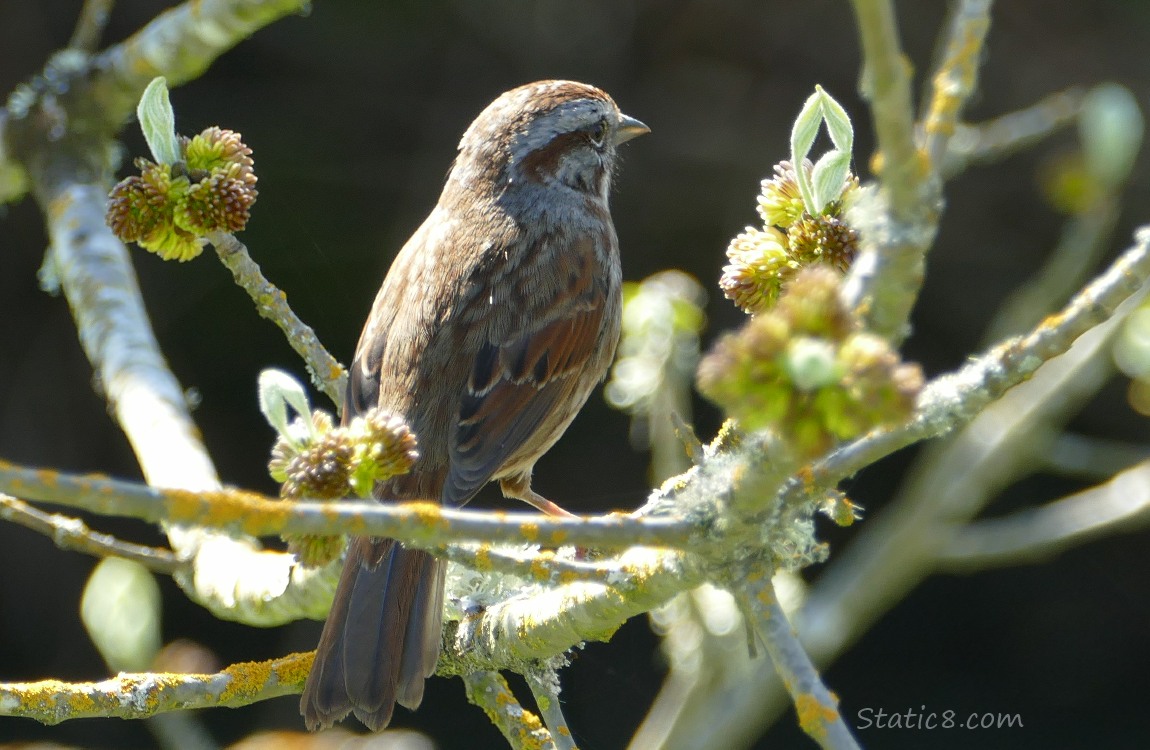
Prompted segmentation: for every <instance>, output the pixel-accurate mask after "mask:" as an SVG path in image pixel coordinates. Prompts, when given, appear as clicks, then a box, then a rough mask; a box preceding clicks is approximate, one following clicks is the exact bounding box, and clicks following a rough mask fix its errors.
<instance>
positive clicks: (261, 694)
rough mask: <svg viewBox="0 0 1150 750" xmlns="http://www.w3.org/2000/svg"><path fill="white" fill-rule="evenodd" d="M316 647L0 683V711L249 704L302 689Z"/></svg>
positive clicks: (47, 717)
mask: <svg viewBox="0 0 1150 750" xmlns="http://www.w3.org/2000/svg"><path fill="white" fill-rule="evenodd" d="M314 656H315V654H314V653H306V654H291V655H289V656H285V657H283V658H282V659H274V660H272V661H265V662H247V663H242V664H233V665H232V666H230V667H228V668H226V669H224V670H223V671H221V672H217V673H215V674H163V673H156V674H152V673H142V674H132V673H127V672H121V673H120V674H118V675H116V676H115V677H112V678H111V679H107V680H104V681H102V682H61V681H59V680H44V681H42V682H23V683H21V682H15V683H7V684H3V683H0V716H21V717H24V718H28V719H34V720H36V721H38V722H40V723H42V724H59V723H60V722H62V721H69V720H71V719H89V718H106V717H118V718H121V719H142V718H145V717H147V716H154V715H155V714H159V713H163V712H166V711H182V710H186V709H189V708H215V707H230V708H236V707H239V706H247V705H250V704H252V703H256V702H259V701H263V700H267V699H268V698H275V697H277V696H281V695H290V694H292V693H298V692H300V691H301V690H302V689H303V682H304V680H305V679H306V678H307V673H308V671H309V670H310V669H311V663H312V659H313V658H314Z"/></svg>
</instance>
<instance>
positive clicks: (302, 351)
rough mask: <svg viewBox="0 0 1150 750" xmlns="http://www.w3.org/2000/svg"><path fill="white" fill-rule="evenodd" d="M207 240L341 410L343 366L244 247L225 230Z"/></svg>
mask: <svg viewBox="0 0 1150 750" xmlns="http://www.w3.org/2000/svg"><path fill="white" fill-rule="evenodd" d="M208 241H209V242H211V243H212V246H213V247H215V248H216V254H217V255H219V256H220V261H221V262H222V263H223V264H224V265H225V266H227V268H228V270H229V271H231V272H232V277H233V278H234V279H235V280H236V284H238V285H239V286H241V287H243V289H244V291H246V292H247V293H248V296H249V297H251V298H252V301H253V302H255V303H256V310H257V311H258V312H259V314H260V317H262V318H267V319H268V320H270V321H272V322H273V323H275V324H276V325H277V326H278V327H279V329H280V330H281V331H283V333H284V336H286V337H287V340H288V343H289V344H291V348H292V349H294V350H295V352H296V354H298V355H300V357H302V358H303V361H304V363H305V364H306V365H307V370H308V373H309V374H310V375H311V379H312V382H313V383H314V384H315V385H316V386H317V387H318V388H320V390H322V391H323V392H324V393H325V394H327V397H328V398H329V399H331V402H332V403H333V404H335V407H336V410H337V411H338V412H342V411H343V394H344V390H345V389H346V388H347V370H345V369H344V367H343V365H341V364H340V363H339V362H338V361H337V360H336V359H335V357H333V356H331V354H329V353H328V351H327V349H325V348H324V347H323V344H321V343H320V341H319V339H318V338H316V335H315V331H313V330H312V329H311V327H310V326H308V325H307V324H306V323H304V322H303V321H302V320H300V319H299V317H298V316H296V314H295V312H293V311H292V309H291V308H290V307H289V306H288V303H287V295H286V294H284V293H283V291H281V290H280V289H279V287H277V286H276V285H275V284H273V283H271V282H270V281H268V280H267V278H265V277H264V275H263V272H261V271H260V267H259V264H258V263H256V262H255V261H254V260H252V257H251V256H250V255H249V254H248V249H247V247H245V246H244V244H243V243H242V242H240V241H239V240H237V239H236V238H235V235H232V234H227V233H225V232H213V233H212V234H211V235H209V236H208Z"/></svg>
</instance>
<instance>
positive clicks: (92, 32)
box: [68, 0, 115, 52]
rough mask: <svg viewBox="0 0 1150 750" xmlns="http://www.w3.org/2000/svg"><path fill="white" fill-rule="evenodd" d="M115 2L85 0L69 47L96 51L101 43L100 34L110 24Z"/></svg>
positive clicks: (113, 0) (109, 0) (111, 0)
mask: <svg viewBox="0 0 1150 750" xmlns="http://www.w3.org/2000/svg"><path fill="white" fill-rule="evenodd" d="M114 4H115V0H84V6H83V7H82V8H80V17H79V18H78V19H77V20H76V28H75V29H74V30H73V31H72V39H71V41H69V42H68V47H69V48H70V49H74V50H80V51H81V52H94V51H95V50H96V47H97V46H98V45H99V44H100V36H101V35H103V33H104V29H105V28H106V27H107V25H108V18H109V16H111V15H112V6H113V5H114Z"/></svg>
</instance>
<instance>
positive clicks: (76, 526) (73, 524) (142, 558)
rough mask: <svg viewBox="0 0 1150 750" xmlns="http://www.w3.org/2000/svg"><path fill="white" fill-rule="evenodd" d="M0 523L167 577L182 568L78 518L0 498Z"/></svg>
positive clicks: (170, 557) (165, 553) (162, 552)
mask: <svg viewBox="0 0 1150 750" xmlns="http://www.w3.org/2000/svg"><path fill="white" fill-rule="evenodd" d="M0 519H2V520H5V521H11V522H12V523H16V524H19V525H21V526H23V527H25V528H28V529H32V530H33V531H36V532H39V533H41V534H43V535H44V536H46V537H50V538H51V539H52V541H53V542H55V544H56V546H57V547H59V548H60V549H63V550H72V551H75V552H84V553H85V554H89V555H95V556H96V557H122V558H124V559H125V560H132V561H134V562H138V563H140V564H141V565H143V566H144V567H146V568H148V569H149V570H152V571H155V572H156V573H163V574H164V575H171V574H172V573H174V572H176V571H177V570H179V569H180V568H181V567H182V564H181V563H180V561H179V560H178V559H177V558H176V556H175V555H174V554H172V552H171V550H166V549H160V548H158V547H147V546H145V545H142V544H133V543H132V542H125V541H123V540H121V539H117V538H116V537H114V536H112V535H111V534H103V533H100V532H98V531H93V530H92V529H90V528H88V526H87V524H85V523H84V522H83V521H81V520H80V519H79V518H72V517H69V516H63V515H60V514H59V513H45V512H44V511H42V510H39V509H38V508H33V507H32V506H30V505H28V504H27V503H25V502H22V501H20V500H17V499H16V498H14V497H9V496H7V495H0Z"/></svg>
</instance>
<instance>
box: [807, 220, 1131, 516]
mask: <svg viewBox="0 0 1150 750" xmlns="http://www.w3.org/2000/svg"><path fill="white" fill-rule="evenodd" d="M1134 238H1135V244H1134V245H1133V246H1132V247H1130V248H1128V249H1127V250H1126V251H1125V252H1124V253H1123V254H1122V255H1121V256H1119V258H1118V259H1117V260H1115V261H1114V263H1112V264H1111V266H1110V268H1108V269H1107V270H1106V272H1105V273H1103V274H1101V275H1100V276H1098V277H1097V278H1096V279H1094V280H1093V281H1092V282H1090V284H1088V285H1087V286H1086V287H1085V288H1084V289H1082V291H1080V292H1079V293H1078V294H1077V295H1076V296H1075V297H1074V299H1072V300H1071V301H1070V303H1069V304H1068V305H1067V306H1066V307H1064V308H1063V309H1062V310H1061V311H1060V312H1058V313H1056V314H1054V315H1051V316H1048V317H1047V318H1046V320H1044V321H1043V323H1042V324H1041V325H1040V326H1038V327H1037V328H1036V329H1034V330H1033V331H1031V332H1030V333H1029V334H1027V335H1026V336H1025V337H1021V338H1015V339H1010V340H1008V341H1004V342H1003V343H1001V344H999V345H997V346H995V347H993V348H992V349H991V350H990V351H988V352H986V353H985V354H983V355H981V356H979V357H976V358H975V359H974V360H973V361H972V362H971V363H970V364H968V365H966V366H965V367H963V368H962V369H961V370H958V371H956V372H954V373H952V374H950V375H945V376H942V377H939V378H935V379H934V380H933V381H932V382H930V383H928V384H927V386H926V387H925V388H924V389H923V391H922V394H921V395H920V396H919V403H918V409H917V413H916V416H915V418H914V419H912V420H911V421H909V422H907V423H906V424H903V425H900V426H898V427H895V428H891V429H886V430H879V431H875V432H872V433H870V434H868V435H866V436H865V437H862V438H859V439H858V440H855V441H852V442H850V443H847V444H846V445H844V446H843V447H841V448H839V449H838V450H836V451H835V452H833V453H831V454H830V455H829V456H827V457H826V458H825V459H822V460H821V461H819V462H817V463H815V464H814V466H813V467H812V469H811V475H810V476H809V477H806V478H805V479H804V481H803V482H801V483H800V482H792V483H791V485H790V486H789V487H788V489H787V497H788V498H793V497H795V496H796V493H803V492H807V491H809V490H810V488H811V487H812V486H814V487H820V488H823V487H832V486H834V485H835V484H838V482H840V481H842V480H843V479H846V478H847V477H849V476H851V475H853V474H855V473H856V472H858V471H860V470H862V469H863V468H865V467H867V466H869V465H870V464H872V463H874V462H875V461H877V460H879V459H880V458H882V457H884V456H887V455H890V454H891V453H894V452H895V451H896V450H899V449H900V448H905V447H906V446H908V445H911V444H913V443H916V442H919V441H921V440H927V439H929V438H932V437H937V436H939V435H943V434H946V433H947V432H949V431H951V430H953V429H955V428H956V427H961V426H963V425H965V424H967V423H968V422H970V421H971V420H972V419H974V417H975V416H976V415H978V413H979V412H980V411H981V410H982V409H984V408H985V407H986V406H987V405H988V404H990V403H992V402H994V401H996V400H997V399H999V398H1001V397H1002V395H1003V394H1004V393H1006V392H1007V391H1008V390H1010V389H1011V388H1013V387H1014V386H1016V385H1018V384H1019V383H1021V382H1023V381H1025V380H1026V379H1027V378H1029V377H1031V375H1033V373H1034V372H1035V371H1036V370H1037V369H1038V368H1039V367H1040V366H1041V365H1042V364H1043V363H1044V362H1047V361H1049V360H1051V359H1054V358H1055V357H1057V356H1058V355H1060V354H1063V353H1065V352H1066V351H1067V350H1068V349H1069V348H1070V346H1071V345H1072V344H1073V343H1074V341H1075V340H1076V339H1077V338H1078V337H1079V336H1081V335H1082V334H1084V333H1085V332H1086V331H1089V330H1090V329H1091V328H1093V327H1095V326H1097V325H1100V324H1102V323H1104V322H1105V321H1107V320H1108V319H1110V318H1111V316H1112V315H1113V314H1114V312H1115V311H1116V310H1117V309H1118V306H1119V305H1121V304H1122V303H1123V302H1125V301H1126V300H1127V299H1129V298H1130V297H1132V296H1134V295H1135V294H1136V293H1138V292H1139V290H1140V288H1141V287H1142V285H1143V284H1145V283H1146V279H1147V278H1148V277H1150V227H1142V228H1140V229H1138V230H1137V231H1136V232H1135V234H1134Z"/></svg>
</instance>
